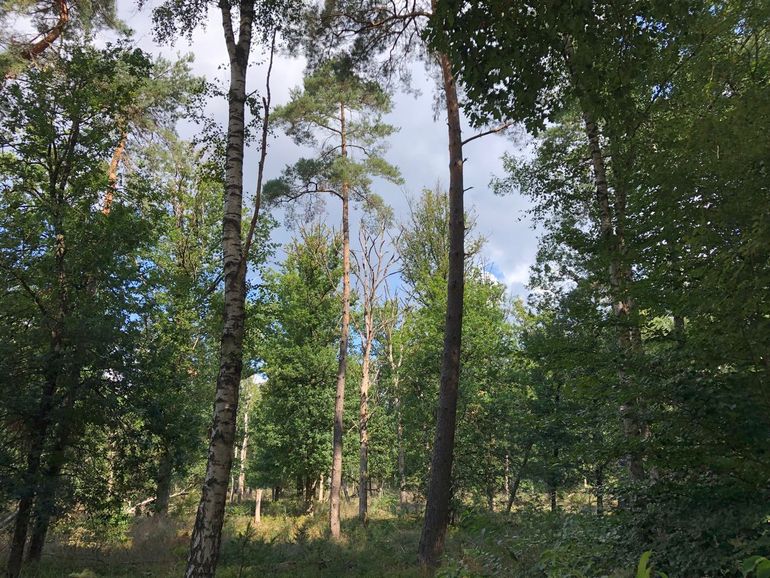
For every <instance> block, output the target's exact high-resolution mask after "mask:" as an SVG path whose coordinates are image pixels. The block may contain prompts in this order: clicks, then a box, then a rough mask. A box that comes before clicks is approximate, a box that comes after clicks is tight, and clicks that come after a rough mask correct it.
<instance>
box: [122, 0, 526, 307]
mask: <svg viewBox="0 0 770 578" xmlns="http://www.w3.org/2000/svg"><path fill="white" fill-rule="evenodd" d="M118 10H119V14H120V17H121V18H122V20H123V21H124V22H125V23H126V24H127V25H128V26H130V27H131V28H132V29H133V30H134V31H135V40H136V41H137V44H138V45H139V46H140V47H141V48H143V49H144V50H147V51H150V52H153V53H156V54H163V55H165V56H167V57H174V56H176V55H178V54H187V53H192V54H193V55H194V57H195V62H194V64H193V70H194V72H195V73H196V74H199V75H202V76H205V77H206V78H208V79H209V80H213V79H220V80H224V79H225V78H226V50H225V46H224V40H223V39H222V32H221V19H220V17H219V13H218V11H211V12H210V13H209V18H208V21H207V22H206V25H205V27H200V28H199V30H198V31H196V33H195V34H194V36H193V39H192V42H191V43H188V42H187V41H186V40H180V41H179V42H178V43H177V44H176V45H175V46H173V47H169V46H158V45H157V44H155V42H154V41H153V35H152V28H151V23H150V13H149V8H145V9H144V10H143V11H139V10H138V9H137V8H136V4H135V3H134V2H133V1H130V0H118ZM260 58H263V56H262V55H260V54H259V52H258V51H257V52H256V53H255V54H254V58H253V60H254V61H259V59H260ZM303 70H304V61H303V60H302V59H301V58H289V57H286V56H280V57H278V58H277V60H276V62H275V65H274V68H273V77H272V83H271V84H272V93H273V102H274V103H275V104H282V103H285V102H286V101H287V99H288V96H289V90H290V89H291V88H293V87H296V86H298V85H301V82H302V73H303ZM264 72H265V67H264V65H261V64H255V66H253V67H252V68H251V70H250V71H249V89H250V90H254V89H260V88H262V86H263V84H264ZM413 88H416V89H418V91H419V93H420V95H419V96H418V97H415V96H413V95H411V94H406V93H397V94H396V95H394V107H393V111H392V113H391V114H390V115H388V117H387V118H386V121H387V122H389V123H390V124H392V125H394V126H396V127H400V130H399V132H398V133H397V134H396V135H395V136H393V137H392V138H391V139H390V147H389V150H388V153H387V155H386V158H387V159H388V160H389V161H390V162H391V163H392V164H394V165H396V166H397V167H398V168H399V169H400V170H401V174H402V176H403V177H404V180H405V184H404V185H403V186H396V185H391V184H388V183H377V186H376V187H375V188H376V192H377V193H379V194H380V195H381V196H382V197H383V198H384V199H385V200H386V201H387V202H388V203H389V204H390V205H391V206H392V207H393V208H394V210H395V213H396V216H397V218H404V217H405V216H406V215H407V198H408V196H414V195H417V194H419V193H420V191H421V190H422V189H424V188H433V187H434V186H435V185H436V183H440V184H442V185H443V186H446V185H447V183H448V180H449V173H448V153H447V130H446V120H445V116H444V115H443V114H440V115H439V117H438V118H436V117H435V115H434V106H433V102H434V98H435V96H434V95H435V83H434V81H433V80H432V78H431V77H430V75H429V74H428V73H427V72H426V70H425V68H424V65H423V64H421V63H416V64H415V65H414V72H413ZM209 106H210V109H209V112H210V113H211V114H213V115H214V116H215V117H216V118H217V119H218V120H220V122H222V124H223V125H224V123H225V121H226V118H227V115H226V103H225V102H224V101H219V102H213V103H211V104H210V105H209ZM472 134H473V130H472V129H470V128H469V127H467V126H466V128H465V131H464V135H463V136H464V137H465V138H467V137H468V136H470V135H472ZM517 146H518V145H516V144H514V142H513V140H512V139H510V138H506V137H501V136H496V135H492V136H487V137H484V138H481V139H477V140H475V141H473V142H472V143H469V144H468V145H467V146H466V147H465V151H464V153H465V158H466V164H465V186H466V188H467V187H472V188H471V189H470V190H468V191H467V192H466V197H465V198H466V207H467V208H468V209H472V210H473V211H474V212H475V214H476V223H477V229H478V232H479V233H480V234H481V235H483V236H484V237H485V238H486V239H487V244H486V247H485V249H484V257H485V258H486V261H487V262H488V263H489V270H490V272H491V273H492V274H494V275H495V277H497V278H498V279H499V280H500V281H501V282H503V283H505V284H506V285H507V286H508V288H509V289H510V291H511V293H512V294H514V295H516V294H518V295H522V296H524V295H525V294H526V289H525V284H526V282H527V277H528V269H529V266H530V264H531V263H532V262H533V260H534V255H535V250H536V233H535V231H533V230H532V227H531V225H530V221H529V219H528V218H527V215H526V214H525V210H526V208H527V206H528V205H527V201H526V200H525V199H523V198H522V197H521V196H519V195H510V196H505V197H498V196H495V195H494V194H493V193H492V192H491V190H490V189H489V181H490V178H491V177H492V176H493V175H501V174H502V163H501V160H500V159H501V157H502V155H503V153H504V152H506V151H513V150H515V148H516V147H517ZM301 155H302V151H301V150H300V149H299V148H298V147H297V146H296V145H294V143H293V142H292V141H291V140H290V139H289V138H287V137H286V136H283V135H276V137H275V138H274V139H273V140H272V141H271V143H270V151H269V154H268V158H267V166H266V178H271V177H275V176H278V174H279V173H280V171H281V170H282V169H283V167H284V166H285V165H286V164H290V163H293V162H294V161H296V159H297V158H298V157H299V156H301ZM305 155H307V151H305ZM257 158H258V150H256V148H251V149H249V150H248V151H247V154H246V171H245V185H246V189H247V190H248V191H249V192H253V190H254V181H255V177H256V164H257ZM328 211H329V216H328V219H329V224H330V225H336V224H337V223H338V222H339V216H338V212H339V210H338V209H337V207H336V206H334V205H333V204H331V203H330V204H329V206H328ZM289 236H290V233H289V232H288V231H286V230H281V231H278V232H276V234H275V237H276V239H277V240H278V241H281V242H283V241H286V240H288V238H289Z"/></svg>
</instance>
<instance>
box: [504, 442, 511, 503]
mask: <svg viewBox="0 0 770 578" xmlns="http://www.w3.org/2000/svg"><path fill="white" fill-rule="evenodd" d="M510 491H511V456H510V455H509V454H508V452H505V462H504V464H503V493H504V494H505V495H506V496H507V495H508V494H509V493H510Z"/></svg>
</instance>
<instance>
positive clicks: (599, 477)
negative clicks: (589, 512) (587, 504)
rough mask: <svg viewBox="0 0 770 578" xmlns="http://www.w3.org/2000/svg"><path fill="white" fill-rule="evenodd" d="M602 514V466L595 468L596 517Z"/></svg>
mask: <svg viewBox="0 0 770 578" xmlns="http://www.w3.org/2000/svg"><path fill="white" fill-rule="evenodd" d="M603 514H604V466H601V465H599V466H596V515H597V516H599V517H601V516H602V515H603Z"/></svg>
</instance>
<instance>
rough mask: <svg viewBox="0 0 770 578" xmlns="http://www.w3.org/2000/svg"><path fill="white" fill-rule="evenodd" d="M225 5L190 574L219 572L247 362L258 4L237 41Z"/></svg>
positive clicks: (248, 9)
mask: <svg viewBox="0 0 770 578" xmlns="http://www.w3.org/2000/svg"><path fill="white" fill-rule="evenodd" d="M221 9H222V18H223V29H224V34H225V40H226V43H227V48H228V54H229V57H230V88H229V92H228V109H229V110H228V126H227V151H226V160H225V163H226V164H225V173H226V183H225V207H224V217H223V219H222V251H223V273H224V285H225V294H224V311H223V326H222V337H221V341H220V354H219V355H220V357H219V374H218V376H217V384H216V396H215V400H214V417H213V421H212V425H211V438H210V441H209V451H208V462H207V465H206V475H205V478H204V482H203V490H202V493H201V500H200V504H199V505H198V512H197V514H196V517H195V526H194V527H193V533H192V538H191V540H190V555H189V558H188V561H187V571H186V573H185V576H186V577H187V578H209V577H213V576H214V572H215V571H216V566H217V560H218V558H219V548H220V544H221V539H222V524H223V522H224V513H225V503H226V501H227V486H228V482H229V479H230V470H231V468H232V462H233V447H234V443H235V430H236V417H237V413H238V394H239V386H240V382H241V369H242V366H243V330H244V321H245V318H246V308H245V301H246V284H245V275H246V266H245V262H244V263H242V260H243V259H244V258H245V255H242V242H241V213H242V209H243V153H244V136H245V133H244V129H245V126H244V121H245V104H246V72H247V70H248V61H249V49H250V47H251V35H252V20H253V16H254V12H253V10H254V4H253V3H252V2H249V1H243V2H241V3H240V23H239V28H240V30H239V35H238V42H237V44H236V42H235V38H234V34H233V27H232V20H231V12H230V10H231V9H230V6H229V5H227V4H221Z"/></svg>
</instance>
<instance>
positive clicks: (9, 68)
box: [0, 0, 123, 80]
mask: <svg viewBox="0 0 770 578" xmlns="http://www.w3.org/2000/svg"><path fill="white" fill-rule="evenodd" d="M18 17H24V18H28V19H29V20H30V21H31V24H32V25H33V26H34V28H35V32H36V34H35V36H34V37H33V38H26V39H20V38H18V37H15V36H14V35H13V34H9V33H8V32H9V31H10V30H11V28H10V27H9V26H7V24H8V22H7V21H8V20H10V19H11V18H18ZM0 24H2V25H3V29H4V31H3V33H2V35H0V47H2V48H4V50H3V51H2V52H0V74H2V75H3V80H7V79H9V78H11V77H13V76H14V75H15V74H17V73H18V72H20V71H21V70H22V69H23V68H24V67H25V66H26V65H28V64H29V63H31V62H35V61H37V60H39V59H40V58H42V57H43V56H44V55H45V53H46V52H47V51H48V50H49V48H51V46H53V45H54V44H55V43H56V42H57V41H59V40H64V39H65V38H70V39H71V38H78V37H79V36H82V35H83V33H88V32H92V31H94V30H96V29H99V28H105V27H107V28H115V29H122V28H123V25H122V23H120V22H119V21H118V20H117V18H116V16H115V2H114V0H97V1H95V2H94V1H89V2H85V1H82V0H55V1H54V2H45V1H39V0H11V1H9V2H6V3H4V4H3V6H2V8H0Z"/></svg>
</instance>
